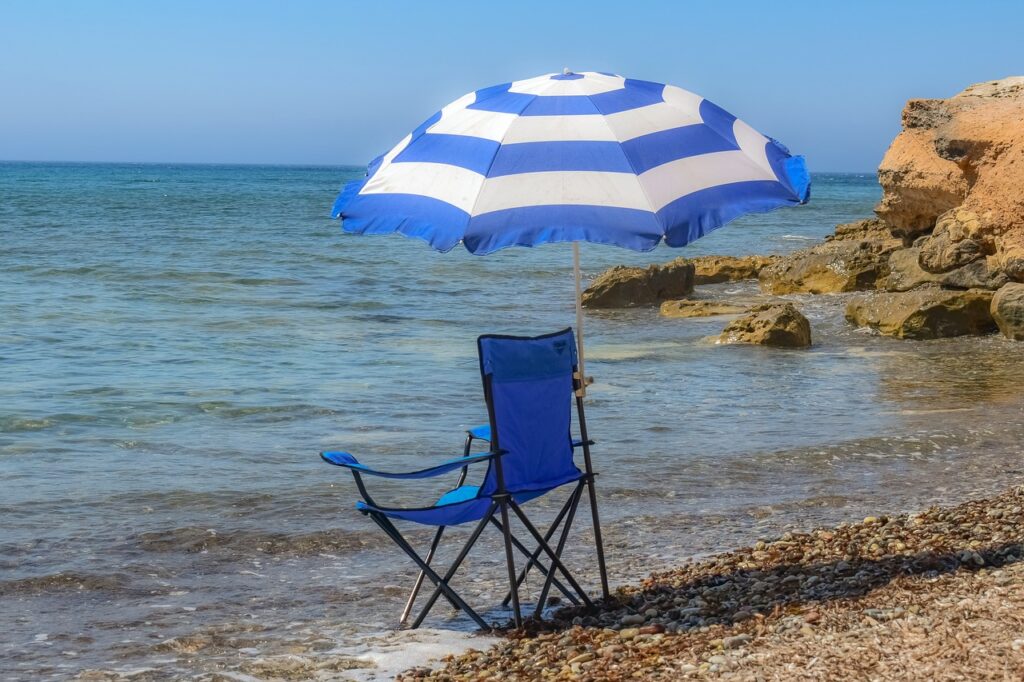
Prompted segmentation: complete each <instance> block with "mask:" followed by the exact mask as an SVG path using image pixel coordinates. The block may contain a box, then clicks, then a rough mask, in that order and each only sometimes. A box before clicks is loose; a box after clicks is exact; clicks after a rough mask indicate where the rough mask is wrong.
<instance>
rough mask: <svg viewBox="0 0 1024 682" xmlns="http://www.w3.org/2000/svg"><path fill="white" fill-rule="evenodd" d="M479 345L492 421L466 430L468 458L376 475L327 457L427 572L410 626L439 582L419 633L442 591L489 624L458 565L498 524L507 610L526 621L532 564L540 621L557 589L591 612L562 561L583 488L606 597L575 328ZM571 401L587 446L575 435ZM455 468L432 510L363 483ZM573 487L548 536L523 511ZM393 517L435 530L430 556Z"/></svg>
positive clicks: (346, 458)
mask: <svg viewBox="0 0 1024 682" xmlns="http://www.w3.org/2000/svg"><path fill="white" fill-rule="evenodd" d="M477 346H478V349H479V353H480V373H481V376H482V378H483V386H484V398H485V400H486V402H487V413H488V417H489V423H488V424H487V425H486V426H481V427H477V428H475V429H471V430H470V431H468V432H467V438H466V443H465V446H464V450H463V456H462V457H461V458H457V459H453V460H450V461H447V462H444V463H442V464H439V465H438V466H435V467H431V468H429V469H423V470H420V471H413V472H409V473H390V472H383V471H376V470H373V469H370V468H368V467H366V466H364V465H362V464H360V463H359V462H358V461H356V459H355V457H353V456H352V455H350V454H349V453H347V452H322V453H321V454H320V456H321V457H322V458H323V459H324V460H325V461H326V462H328V463H330V464H334V465H337V466H341V467H345V468H347V469H349V470H350V471H351V473H352V475H353V477H354V478H355V483H356V487H357V488H358V489H359V493H360V494H361V495H362V498H363V499H362V500H360V501H359V502H357V503H356V509H358V510H359V511H360V512H362V513H363V514H365V515H366V516H369V517H370V518H371V519H373V521H374V522H375V523H376V524H377V525H378V526H380V528H381V529H382V530H383V531H384V532H385V533H386V534H387V535H388V537H390V538H391V539H392V540H393V541H394V542H395V544H397V545H398V546H399V547H400V548H401V549H402V551H404V552H405V553H406V554H407V555H409V558H411V559H412V560H413V562H414V563H415V564H416V565H417V566H418V567H419V569H420V574H419V577H418V578H417V580H416V584H415V586H414V587H413V591H412V594H411V595H410V596H409V600H408V602H407V604H406V607H405V610H404V611H403V613H402V618H401V622H402V624H403V625H404V624H405V623H406V622H407V619H408V616H409V613H410V611H411V609H412V607H413V604H414V602H415V600H416V596H417V594H418V592H419V589H420V586H421V585H422V583H423V580H424V578H428V579H429V580H430V581H431V582H432V583H433V584H434V591H433V593H432V594H431V596H430V598H429V599H428V600H427V602H426V604H425V605H424V606H423V608H422V610H421V611H420V613H419V615H418V616H417V617H416V619H415V621H414V622H413V624H412V627H413V628H416V627H419V625H420V624H422V622H423V619H424V618H426V616H427V614H428V613H429V612H430V609H431V608H433V606H434V604H435V603H436V602H437V600H438V598H439V597H440V596H442V595H443V596H444V597H445V598H446V599H447V600H448V601H449V602H451V604H452V605H453V606H454V607H456V608H458V609H461V610H462V611H464V612H465V613H466V614H467V615H468V616H469V617H470V618H472V619H473V620H474V621H475V622H476V623H477V625H479V626H480V627H481V628H483V629H485V630H486V629H489V626H488V625H487V623H486V622H485V621H484V620H483V618H481V617H480V615H479V614H477V612H476V611H474V610H473V609H472V608H470V607H469V605H468V604H467V603H466V602H465V601H464V600H463V599H462V598H461V597H460V596H459V595H458V593H456V592H455V590H454V589H452V587H451V584H450V583H451V580H452V578H453V577H454V576H455V573H456V571H457V570H458V569H459V566H460V565H461V564H462V562H463V561H464V560H465V558H466V556H467V555H468V554H469V551H470V549H472V547H473V545H474V544H475V543H476V541H477V539H478V538H479V537H480V535H481V533H482V532H483V530H484V529H485V528H486V527H487V526H488V525H493V526H495V527H496V528H498V529H499V530H500V532H501V533H502V535H503V537H504V541H505V560H506V563H507V568H508V578H509V592H508V595H507V596H506V598H505V601H504V602H503V605H507V604H508V603H509V601H511V602H512V607H513V613H514V619H515V624H516V627H519V626H521V625H522V614H521V612H520V602H519V587H520V586H521V585H522V582H523V580H525V578H526V574H527V572H529V571H530V569H531V568H533V567H536V568H537V569H538V570H539V571H540V572H541V573H542V574H544V576H545V580H544V585H543V588H542V590H541V593H540V597H539V599H538V601H537V604H536V607H535V610H534V616H535V617H539V616H540V613H541V610H542V609H543V607H544V604H545V602H546V600H547V595H548V593H549V591H550V590H551V588H552V587H555V588H556V589H558V590H560V591H561V592H562V593H563V594H564V595H565V596H566V597H567V598H568V599H569V600H570V601H571V602H572V603H574V604H578V603H580V601H582V602H583V603H584V604H585V605H587V606H593V602H592V601H591V599H590V598H589V597H588V596H587V594H586V592H585V591H584V590H583V588H581V587H580V585H579V583H578V582H577V580H576V579H575V577H573V575H572V573H570V572H569V570H568V569H567V568H566V567H565V565H564V564H563V563H562V560H561V555H562V551H563V549H564V547H565V544H566V540H567V538H568V534H569V528H570V526H571V525H572V521H573V518H574V517H575V514H576V509H577V506H578V504H579V501H580V498H581V497H582V494H583V490H584V488H586V489H587V490H588V491H589V496H590V500H589V501H590V509H591V516H592V518H593V523H594V539H595V544H596V549H597V560H598V569H599V572H600V576H601V589H602V593H603V595H604V596H605V597H606V598H607V597H608V577H607V571H606V569H605V561H604V549H603V543H602V540H601V524H600V520H599V518H598V512H597V493H596V490H595V487H594V478H595V473H594V471H593V467H592V464H591V457H590V446H591V445H592V444H593V442H592V441H590V440H589V439H588V437H587V423H586V419H585V417H584V413H583V399H582V391H581V381H582V379H581V377H580V375H579V371H578V368H577V360H576V343H575V340H574V338H573V333H572V329H565V330H563V331H560V332H556V333H554V334H547V335H544V336H536V337H521V336H500V335H493V334H489V335H484V336H481V337H480V338H479V339H478V340H477ZM573 397H575V406H576V415H577V427H578V429H579V434H580V438H579V440H573V438H572V405H573ZM475 440H479V441H483V442H487V443H489V444H490V447H489V449H488V451H487V452H484V453H479V454H472V453H471V448H472V444H473V441H475ZM577 449H579V450H581V451H582V453H583V466H584V468H583V470H582V471H581V470H580V468H579V467H578V466H577V465H576V463H575V461H574V457H573V455H574V451H575V450H577ZM481 462H486V463H487V470H486V473H485V474H484V476H483V479H482V481H481V482H480V484H479V485H466V484H465V482H466V478H467V472H468V470H469V467H470V465H472V464H477V463H481ZM457 469H461V470H462V473H461V475H460V477H459V479H458V482H457V484H456V485H455V487H454V488H453V489H451V490H450V491H448V492H447V493H445V494H444V495H442V496H441V497H440V498H439V499H438V500H437V501H436V502H434V503H433V504H431V505H429V506H425V507H413V508H397V507H385V506H382V505H380V504H378V503H377V502H375V501H374V500H373V498H372V497H371V496H370V494H369V492H368V491H367V489H366V486H365V484H364V482H363V479H362V477H363V476H364V475H368V476H381V477H384V478H393V479H417V478H429V477H433V476H439V475H441V474H445V473H448V472H454V471H455V470H457ZM570 483H574V484H575V487H574V488H573V491H572V493H571V494H570V495H569V499H568V500H566V502H565V504H564V505H563V506H562V508H561V510H560V511H559V513H558V514H557V515H556V517H555V519H554V521H553V522H552V524H551V526H550V527H549V528H548V530H547V532H546V533H545V534H543V535H542V534H541V533H540V531H538V530H537V528H536V527H535V526H534V525H533V523H532V522H531V521H530V520H529V518H528V517H527V516H526V514H525V513H524V512H523V509H522V506H521V505H522V504H524V503H525V502H527V501H529V500H532V499H534V498H537V497H540V496H541V495H544V494H545V493H548V492H550V491H552V490H554V489H555V488H558V487H560V486H564V485H568V484H570ZM510 511H511V513H512V514H514V515H515V516H516V517H517V518H518V519H519V520H520V522H521V523H522V525H523V527H524V528H525V529H526V530H527V532H528V533H529V534H530V536H531V537H532V539H533V541H534V542H536V543H537V546H536V549H534V550H533V551H530V550H529V549H528V548H527V547H526V545H524V544H523V543H522V542H521V541H520V540H519V539H518V538H516V537H515V535H513V533H512V532H511V528H510V526H509V512H510ZM392 519H396V520H403V521H412V522H415V523H420V524H425V525H429V526H436V527H437V531H436V532H435V534H434V538H433V541H432V542H431V545H430V548H429V550H428V552H427V555H426V557H425V558H424V557H420V555H419V554H418V553H417V552H416V551H415V550H414V549H413V547H412V546H411V545H410V544H409V542H408V541H407V540H406V539H405V537H403V536H402V534H401V533H400V532H399V531H398V529H397V528H396V527H395V525H394V523H393V522H392ZM499 519H500V520H499ZM472 521H475V522H476V526H475V527H474V529H473V532H472V533H471V534H470V537H469V539H468V540H467V542H466V544H465V545H464V546H463V548H462V549H461V550H460V551H459V553H458V555H457V556H456V558H455V560H454V561H453V562H452V564H451V566H449V568H448V569H447V571H446V572H445V573H444V575H443V576H442V575H440V574H439V573H438V572H437V571H435V570H434V568H432V567H431V565H430V563H431V561H432V560H433V557H434V553H435V551H436V549H437V546H438V544H439V543H440V541H441V536H442V534H443V532H444V529H445V527H447V526H453V525H458V524H462V523H469V522H472ZM559 527H561V533H560V535H559V538H558V542H557V544H556V547H555V548H552V547H551V545H550V544H549V542H550V541H551V538H552V537H553V536H554V534H555V533H556V532H558V529H559ZM513 547H515V548H516V549H517V550H518V551H520V552H521V553H522V554H523V555H524V556H526V557H527V563H526V565H525V566H524V568H523V570H522V571H521V572H519V574H518V575H517V573H516V567H515V560H514V557H513V554H512V550H513ZM542 556H543V559H542ZM556 574H557V575H556ZM559 577H561V579H562V580H564V581H565V583H568V586H566V585H565V584H563V582H562V580H559Z"/></svg>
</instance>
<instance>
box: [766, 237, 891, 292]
mask: <svg viewBox="0 0 1024 682" xmlns="http://www.w3.org/2000/svg"><path fill="white" fill-rule="evenodd" d="M878 223H879V221H877V220H862V221H858V222H856V223H850V224H849V225H840V226H839V227H837V228H836V236H835V237H833V238H832V239H830V240H828V241H826V242H825V243H823V244H817V245H815V246H812V247H810V248H808V249H802V250H800V251H797V252H795V253H792V254H790V255H788V256H784V257H783V258H781V259H780V260H779V261H778V262H777V263H775V264H773V265H769V266H768V267H766V268H764V269H763V270H761V275H760V277H759V278H758V280H759V282H760V285H761V290H762V291H764V292H765V293H768V294H790V293H809V294H827V293H837V292H842V291H863V290H865V289H874V288H875V287H876V285H877V283H878V281H879V280H880V279H882V278H884V277H885V276H887V275H888V274H889V254H890V253H892V252H893V251H895V250H896V249H898V248H900V247H901V245H902V243H901V242H900V240H898V239H895V238H894V237H892V235H891V234H889V233H888V231H887V230H883V229H880V227H879V224H878Z"/></svg>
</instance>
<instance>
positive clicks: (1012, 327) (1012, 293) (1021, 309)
mask: <svg viewBox="0 0 1024 682" xmlns="http://www.w3.org/2000/svg"><path fill="white" fill-rule="evenodd" d="M992 317H993V318H994V319H995V322H996V325H998V326H999V331H1001V332H1002V333H1003V336H1005V337H1006V338H1008V339H1013V340H1014V341H1024V284H1018V283H1012V284H1007V285H1006V286H1004V287H1003V288H1002V289H1000V290H999V291H997V292H996V294H995V296H993V297H992Z"/></svg>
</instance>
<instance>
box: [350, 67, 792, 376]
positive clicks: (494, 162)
mask: <svg viewBox="0 0 1024 682" xmlns="http://www.w3.org/2000/svg"><path fill="white" fill-rule="evenodd" d="M809 192H810V177H809V175H808V173H807V170H806V168H805V166H804V162H803V158H802V157H799V156H791V155H790V154H789V151H788V150H787V149H786V147H784V146H783V145H782V144H781V143H779V142H777V141H775V140H773V139H771V138H769V137H765V136H764V135H762V134H761V133H759V132H757V131H756V130H754V129H753V128H751V127H750V126H749V125H747V124H746V123H744V122H743V121H741V120H739V119H738V118H736V117H735V116H733V115H732V114H730V113H728V112H726V111H725V110H724V109H722V108H720V107H718V106H716V105H715V104H712V103H711V102H710V101H708V100H706V99H704V98H702V97H700V96H699V95H695V94H694V93H692V92H688V91H686V90H683V89H682V88H678V87H675V86H671V85H663V84H660V83H652V82H649V81H642V80H634V79H630V78H623V77H622V76H617V75H614V74H610V73H597V72H583V73H573V72H571V71H569V70H568V69H566V70H564V71H563V72H562V73H558V74H547V75H543V76H538V77H536V78H529V79H526V80H521V81H515V82H511V83H504V84H502V85H496V86H493V87H489V88H484V89H482V90H477V91H475V92H471V93H469V94H467V95H465V96H463V97H460V98H459V99H457V100H455V101H454V102H452V103H451V104H449V105H448V106H446V107H444V108H443V109H441V110H440V111H439V112H437V113H436V114H434V115H433V116H431V117H430V118H428V119H427V120H426V121H424V122H423V123H422V124H421V125H420V126H419V127H418V128H416V129H415V130H413V131H412V132H411V133H410V134H408V135H406V136H405V138H404V139H402V141H400V142H399V143H398V144H397V145H395V146H394V147H393V148H392V149H391V150H390V151H388V152H387V153H386V154H384V155H382V156H380V157H378V158H377V159H375V160H373V161H372V162H371V163H370V165H369V166H368V168H367V172H366V177H365V178H363V179H361V180H358V181H355V182H350V183H348V184H346V185H345V187H344V188H343V190H342V192H341V194H340V195H339V196H338V198H337V201H336V202H335V204H334V210H333V212H332V215H333V216H334V217H335V218H341V220H342V229H343V230H344V231H345V232H350V233H355V234H386V233H393V232H397V233H400V234H404V235H406V236H409V237H416V238H419V239H422V240H424V241H426V242H427V243H428V244H429V245H430V246H432V247H433V248H435V249H437V250H438V251H443V252H445V251H450V250H451V249H453V248H455V247H456V246H458V245H459V244H461V245H462V246H463V247H465V248H466V249H467V250H468V251H469V252H470V253H474V254H477V255H485V254H489V253H493V252H494V251H497V250H499V249H503V248H505V247H509V246H538V245H540V244H545V243H549V242H571V243H572V245H573V270H574V276H575V288H576V329H577V340H578V343H579V346H580V347H579V353H578V355H579V371H580V375H581V377H585V376H586V375H585V374H584V373H583V372H584V369H583V362H584V354H583V314H582V308H581V281H580V261H579V242H581V241H586V242H591V243H595V244H611V245H615V246H620V247H624V248H627V249H633V250H635V251H649V250H651V249H653V248H654V247H656V246H657V245H658V244H659V243H660V242H664V243H665V244H667V245H668V246H673V247H679V246H685V245H686V244H689V243H690V242H692V241H694V240H695V239H698V238H699V237H701V236H703V235H705V234H707V233H708V232H710V231H711V230H714V229H716V228H718V227H721V226H722V225H724V224H726V223H727V222H729V221H730V220H732V219H734V218H736V217H738V216H741V215H744V214H747V213H757V212H763V211H769V210H772V209H775V208H778V207H780V206H789V205H796V204H802V203H805V202H806V201H807V199H808V197H809ZM581 383H582V384H583V385H584V386H585V385H586V380H585V379H584V380H583V381H582V382H581Z"/></svg>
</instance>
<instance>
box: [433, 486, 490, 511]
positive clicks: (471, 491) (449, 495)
mask: <svg viewBox="0 0 1024 682" xmlns="http://www.w3.org/2000/svg"><path fill="white" fill-rule="evenodd" d="M479 491H480V486H478V485H464V486H460V487H458V488H456V489H455V490H449V491H448V492H446V493H445V494H444V495H442V496H441V497H440V498H439V499H438V500H437V502H435V503H434V506H435V507H443V506H444V505H446V504H455V503H456V502H465V501H466V500H471V499H473V498H474V497H476V494H477V492H479Z"/></svg>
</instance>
